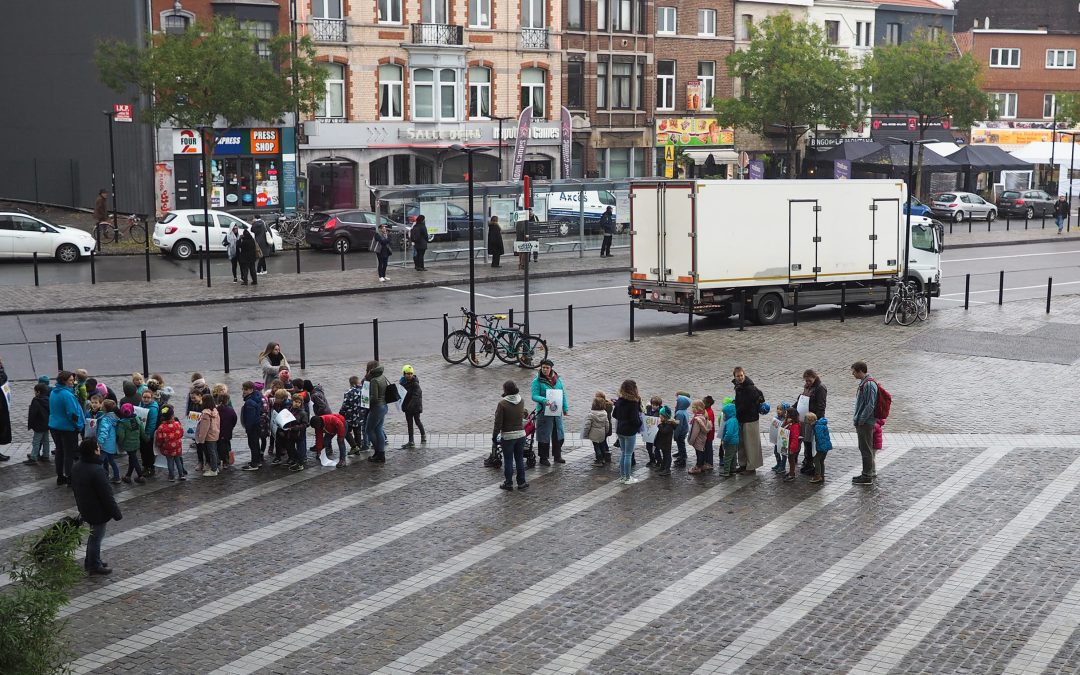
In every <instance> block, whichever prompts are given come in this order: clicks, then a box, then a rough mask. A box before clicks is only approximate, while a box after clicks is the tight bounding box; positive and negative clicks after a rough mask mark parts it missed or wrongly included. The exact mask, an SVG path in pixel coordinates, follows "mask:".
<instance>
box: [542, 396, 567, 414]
mask: <svg viewBox="0 0 1080 675" xmlns="http://www.w3.org/2000/svg"><path fill="white" fill-rule="evenodd" d="M545 396H546V398H547V402H546V403H544V415H546V416H547V417H560V416H562V415H563V414H565V412H566V408H565V407H564V405H563V392H562V390H561V389H548V390H547V394H546V395H545Z"/></svg>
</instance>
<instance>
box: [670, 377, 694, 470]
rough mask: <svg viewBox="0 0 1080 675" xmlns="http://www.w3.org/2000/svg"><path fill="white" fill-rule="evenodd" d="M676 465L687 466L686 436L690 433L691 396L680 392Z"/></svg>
mask: <svg viewBox="0 0 1080 675" xmlns="http://www.w3.org/2000/svg"><path fill="white" fill-rule="evenodd" d="M675 422H676V426H675V447H676V448H677V450H676V451H675V464H674V466H676V467H680V468H681V467H684V466H686V435H687V434H688V433H690V394H687V393H686V392H685V391H680V392H677V393H676V394H675Z"/></svg>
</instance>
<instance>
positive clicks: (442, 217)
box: [417, 202, 446, 235]
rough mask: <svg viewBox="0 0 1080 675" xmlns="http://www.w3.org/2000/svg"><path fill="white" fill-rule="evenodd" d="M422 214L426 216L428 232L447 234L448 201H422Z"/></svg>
mask: <svg viewBox="0 0 1080 675" xmlns="http://www.w3.org/2000/svg"><path fill="white" fill-rule="evenodd" d="M417 206H419V207H420V215H422V216H423V217H424V223H425V224H426V225H427V231H428V234H429V235H431V234H446V203H445V202H420V203H419V204H417Z"/></svg>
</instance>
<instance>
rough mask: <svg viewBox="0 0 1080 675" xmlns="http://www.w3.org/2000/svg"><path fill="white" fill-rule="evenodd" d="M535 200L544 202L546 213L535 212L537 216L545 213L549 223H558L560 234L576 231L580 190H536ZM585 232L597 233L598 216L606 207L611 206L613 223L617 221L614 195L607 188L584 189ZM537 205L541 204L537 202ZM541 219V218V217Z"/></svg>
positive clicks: (519, 203)
mask: <svg viewBox="0 0 1080 675" xmlns="http://www.w3.org/2000/svg"><path fill="white" fill-rule="evenodd" d="M534 197H535V201H537V202H541V201H543V202H545V203H546V214H541V213H539V212H538V213H537V216H541V215H546V216H547V218H546V220H547V221H548V222H550V223H559V224H560V234H561V235H564V236H565V235H566V234H568V233H570V232H577V229H578V219H579V218H580V217H581V206H580V204H579V202H580V200H581V197H582V193H581V192H550V193H543V192H538V193H536V194H535V195H534ZM584 197H585V234H598V233H599V232H600V216H602V215H604V211H605V210H606V209H607V207H609V206H610V207H611V211H612V214H613V215H616V218H615V223H618V222H619V219H618V217H617V212H616V209H617V205H616V200H615V195H614V194H613V193H611V192H609V191H608V190H592V191H588V190H587V191H585V193H584ZM537 206H541V205H540V204H537ZM518 207H519V208H520V207H521V201H520V200H519V201H518ZM542 210H544V209H543V208H542V207H541V208H540V209H534V211H542ZM541 219H542V220H543V218H541Z"/></svg>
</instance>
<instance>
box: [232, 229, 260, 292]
mask: <svg viewBox="0 0 1080 675" xmlns="http://www.w3.org/2000/svg"><path fill="white" fill-rule="evenodd" d="M258 245H259V244H258V242H256V241H255V237H254V236H252V234H251V230H244V232H243V234H241V235H240V240H239V241H237V242H236V259H237V261H238V262H239V263H240V279H241V281H242V283H243V285H244V286H247V282H248V275H250V276H251V285H252V286H258V285H259V279H258V278H257V277H256V271H255V261H256V260H258V256H257V255H256V253H255V249H256V247H257V246H258Z"/></svg>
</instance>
